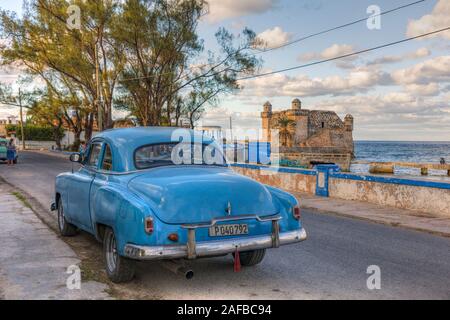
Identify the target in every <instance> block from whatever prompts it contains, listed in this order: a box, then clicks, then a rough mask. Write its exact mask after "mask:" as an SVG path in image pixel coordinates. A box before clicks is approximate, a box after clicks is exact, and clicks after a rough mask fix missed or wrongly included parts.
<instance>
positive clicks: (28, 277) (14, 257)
mask: <svg viewBox="0 0 450 320" xmlns="http://www.w3.org/2000/svg"><path fill="white" fill-rule="evenodd" d="M13 193H14V190H13V189H11V188H10V187H9V186H7V185H5V184H3V185H2V184H0V219H1V221H2V225H1V228H0V243H1V244H2V250H0V299H8V300H48V299H58V300H60V299H61V300H63V299H64V300H66V299H83V300H84V299H109V295H108V294H107V293H106V292H105V290H106V289H108V286H107V285H105V284H102V283H98V282H94V281H88V282H82V283H81V289H80V290H69V289H68V288H67V285H66V282H67V279H68V277H69V276H70V274H67V273H66V272H67V270H68V267H69V266H79V265H80V260H79V258H78V257H77V255H76V254H75V252H74V251H73V250H72V249H71V248H70V247H69V246H68V245H67V244H66V243H65V242H64V241H62V240H61V239H60V238H58V236H57V235H56V234H55V233H54V232H53V231H52V230H50V229H49V228H48V227H47V226H46V225H45V224H44V223H43V222H42V221H41V220H40V219H39V218H38V217H37V216H36V215H35V214H34V213H33V211H32V210H31V209H30V208H28V204H27V203H26V200H24V199H21V196H20V194H13Z"/></svg>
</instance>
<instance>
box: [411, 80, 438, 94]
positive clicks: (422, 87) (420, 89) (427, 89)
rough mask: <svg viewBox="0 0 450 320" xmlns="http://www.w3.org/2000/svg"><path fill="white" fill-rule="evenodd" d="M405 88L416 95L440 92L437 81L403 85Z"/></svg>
mask: <svg viewBox="0 0 450 320" xmlns="http://www.w3.org/2000/svg"><path fill="white" fill-rule="evenodd" d="M405 89H406V91H408V92H411V93H412V94H415V95H417V96H436V95H439V94H440V92H441V91H440V86H439V84H437V83H428V84H408V85H406V86H405Z"/></svg>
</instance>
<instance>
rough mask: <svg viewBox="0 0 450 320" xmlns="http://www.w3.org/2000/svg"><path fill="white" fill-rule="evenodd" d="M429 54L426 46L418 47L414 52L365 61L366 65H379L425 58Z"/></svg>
mask: <svg viewBox="0 0 450 320" xmlns="http://www.w3.org/2000/svg"><path fill="white" fill-rule="evenodd" d="M430 55H431V51H430V50H429V49H428V48H420V49H417V50H416V51H414V52H411V53H406V54H400V55H390V56H384V57H381V58H377V59H375V60H372V61H370V62H368V63H367V65H380V64H388V63H396V62H401V61H405V60H414V59H420V58H425V57H428V56H430Z"/></svg>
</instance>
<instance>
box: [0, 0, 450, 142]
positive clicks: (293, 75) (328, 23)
mask: <svg viewBox="0 0 450 320" xmlns="http://www.w3.org/2000/svg"><path fill="white" fill-rule="evenodd" d="M209 2H210V9H209V14H208V15H207V16H206V17H205V18H204V19H203V21H202V22H201V23H200V26H199V33H200V36H201V37H202V38H203V39H205V47H206V48H207V49H211V50H215V49H216V48H217V47H216V42H215V38H214V34H215V32H216V31H217V29H218V28H219V27H222V26H224V27H225V28H227V29H228V30H230V31H231V32H233V33H235V34H236V35H237V34H239V32H241V31H242V29H243V28H244V27H248V28H250V29H252V30H253V31H255V32H256V33H257V34H258V35H259V37H260V38H261V39H263V40H264V41H266V43H267V45H268V46H269V47H273V46H279V45H282V44H285V43H286V42H289V41H291V40H295V39H298V38H301V37H303V36H307V35H309V34H313V33H316V32H320V31H323V30H325V29H329V28H332V27H335V26H338V25H342V24H345V23H348V22H351V21H354V20H357V19H361V18H365V17H367V18H368V17H369V15H370V14H368V13H367V10H368V8H369V7H370V6H373V5H375V6H377V7H379V8H380V9H381V11H387V10H390V9H393V8H396V7H399V6H401V5H405V4H408V3H411V2H414V0H395V1H392V0H340V1H331V0H209ZM0 7H1V8H2V9H7V10H13V11H16V12H18V13H19V14H20V12H21V1H19V0H0ZM445 27H450V1H449V0H426V1H424V2H422V3H419V4H416V5H414V6H411V7H408V8H405V9H402V10H399V11H396V12H393V13H390V14H387V15H384V16H382V17H381V20H380V28H379V29H372V30H371V29H369V28H368V26H367V23H366V22H362V23H359V24H356V25H353V26H349V27H346V28H343V29H340V30H336V31H333V32H330V33H327V34H323V35H319V36H316V37H313V38H310V39H307V40H305V41H301V42H299V43H296V44H292V45H289V46H287V47H285V48H282V49H277V50H273V51H271V52H267V53H262V54H259V55H258V56H260V57H261V58H262V59H263V61H264V64H263V67H262V70H261V72H270V71H274V70H280V69H284V68H289V67H293V66H297V65H302V64H306V63H309V62H314V61H318V60H323V59H327V58H332V57H335V56H339V55H342V54H347V53H351V52H354V51H358V50H363V49H367V48H370V47H375V46H379V45H382V44H385V43H389V42H394V41H397V40H402V39H404V38H407V37H413V36H416V35H420V34H423V33H427V32H430V31H434V30H437V29H442V28H445ZM11 72H12V73H13V76H11V74H9V73H11ZM13 80H14V72H13V71H11V70H5V69H0V82H8V81H13ZM240 84H241V85H242V86H243V89H242V90H241V91H240V92H238V93H236V94H233V95H228V96H224V97H222V99H221V102H220V104H219V105H218V106H217V107H215V108H210V109H209V110H208V112H207V114H206V115H205V117H204V119H203V125H221V126H222V127H224V128H226V129H227V128H228V126H229V118H230V117H231V119H232V122H233V127H234V128H242V129H249V128H255V129H259V128H260V127H261V120H260V113H261V111H262V106H263V104H264V103H265V102H266V101H270V102H271V103H272V105H273V108H274V110H282V109H287V108H289V107H290V104H291V101H292V100H293V99H294V98H299V99H300V100H301V101H302V106H303V108H304V109H310V110H332V111H335V112H337V113H338V115H340V116H341V117H344V116H345V115H346V114H352V115H353V116H354V118H355V132H354V138H355V139H356V140H403V141H449V140H450V31H446V32H443V33H440V34H438V35H436V36H432V37H427V38H422V39H417V40H413V41H409V42H406V43H402V44H399V45H396V46H392V47H389V48H384V49H381V50H379V51H374V52H370V53H365V54H362V55H358V56H356V57H351V58H347V59H343V60H338V61H334V62H327V63H324V64H320V65H316V66H312V67H308V68H302V69H298V70H295V71H290V72H285V73H279V74H275V75H271V76H268V77H262V78H258V79H254V80H247V81H242V82H241V83H240ZM9 113H14V110H12V109H6V108H4V107H1V106H0V118H2V117H4V116H5V115H6V114H9Z"/></svg>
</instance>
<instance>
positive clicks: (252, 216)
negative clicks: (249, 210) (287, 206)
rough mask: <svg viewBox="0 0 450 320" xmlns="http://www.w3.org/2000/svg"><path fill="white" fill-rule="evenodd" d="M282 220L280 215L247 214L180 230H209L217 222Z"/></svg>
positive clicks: (190, 225) (218, 219) (191, 225)
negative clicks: (261, 215)
mask: <svg viewBox="0 0 450 320" xmlns="http://www.w3.org/2000/svg"><path fill="white" fill-rule="evenodd" d="M281 219H283V218H282V217H281V216H280V215H278V214H277V215H274V216H269V217H263V218H261V217H260V216H258V215H256V214H247V215H242V216H228V217H223V218H215V219H213V220H211V222H210V223H199V224H183V225H182V226H181V228H183V229H188V230H189V229H200V228H211V227H214V226H215V225H216V224H218V223H219V222H231V221H242V220H257V221H258V222H269V221H280V220H281Z"/></svg>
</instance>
